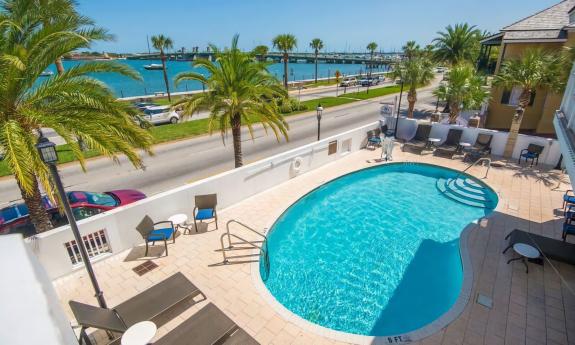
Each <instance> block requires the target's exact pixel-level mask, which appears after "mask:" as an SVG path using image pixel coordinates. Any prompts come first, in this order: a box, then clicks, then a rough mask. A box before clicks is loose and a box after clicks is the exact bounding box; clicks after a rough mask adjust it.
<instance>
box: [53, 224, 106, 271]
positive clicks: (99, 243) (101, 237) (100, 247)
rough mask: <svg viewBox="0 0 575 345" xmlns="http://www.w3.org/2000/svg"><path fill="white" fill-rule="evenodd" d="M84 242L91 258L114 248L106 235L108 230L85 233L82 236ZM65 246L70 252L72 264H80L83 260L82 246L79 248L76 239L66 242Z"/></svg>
mask: <svg viewBox="0 0 575 345" xmlns="http://www.w3.org/2000/svg"><path fill="white" fill-rule="evenodd" d="M82 242H84V247H85V248H86V252H88V257H89V258H90V259H92V258H96V257H98V256H100V255H103V254H108V253H111V252H112V248H110V244H109V243H108V239H107V237H106V230H98V231H96V232H92V233H89V234H87V235H84V236H82ZM64 247H65V248H66V251H67V252H68V256H69V257H70V261H71V262H72V265H78V264H80V263H81V262H82V256H81V255H80V248H78V244H77V243H76V240H72V241H68V242H66V243H64Z"/></svg>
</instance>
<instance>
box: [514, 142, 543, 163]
mask: <svg viewBox="0 0 575 345" xmlns="http://www.w3.org/2000/svg"><path fill="white" fill-rule="evenodd" d="M543 149H544V147H543V146H540V145H536V144H529V146H527V148H526V149H523V150H521V153H520V154H519V164H521V158H525V163H527V160H528V159H531V166H533V162H535V165H538V164H539V155H540V154H541V152H543Z"/></svg>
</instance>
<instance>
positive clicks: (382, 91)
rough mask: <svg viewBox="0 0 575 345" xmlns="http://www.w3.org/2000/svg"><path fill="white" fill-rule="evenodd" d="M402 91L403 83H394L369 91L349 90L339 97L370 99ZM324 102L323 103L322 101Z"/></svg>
mask: <svg viewBox="0 0 575 345" xmlns="http://www.w3.org/2000/svg"><path fill="white" fill-rule="evenodd" d="M408 88H409V85H404V86H403V89H404V90H407V89H408ZM348 89H354V87H350V88H348ZM399 91H401V85H392V86H386V87H379V88H375V89H369V93H368V92H367V91H359V92H348V93H345V94H340V95H339V97H347V98H355V99H361V100H363V99H370V98H375V97H381V96H387V95H390V94H392V93H398V92H399ZM322 104H323V103H322Z"/></svg>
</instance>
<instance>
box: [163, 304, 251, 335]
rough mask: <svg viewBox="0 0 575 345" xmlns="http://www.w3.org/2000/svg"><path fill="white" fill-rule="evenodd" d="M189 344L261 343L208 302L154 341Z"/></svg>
mask: <svg viewBox="0 0 575 345" xmlns="http://www.w3.org/2000/svg"><path fill="white" fill-rule="evenodd" d="M189 344H197V345H212V344H221V345H224V344H225V345H258V344H259V343H258V342H257V341H255V339H254V338H252V337H251V336H250V335H249V334H248V333H246V331H244V330H243V329H241V328H240V327H239V326H238V325H236V324H235V323H234V322H233V321H232V320H231V319H230V318H229V317H228V316H227V315H226V314H224V312H222V311H221V310H220V309H218V307H216V306H215V305H214V304H212V303H208V304H207V305H206V306H205V307H203V308H202V309H200V310H199V311H198V312H197V313H196V314H194V315H192V317H190V318H189V319H187V320H186V321H184V322H182V323H181V324H180V325H179V326H177V327H176V328H174V329H173V330H171V331H170V332H169V333H168V334H166V335H164V336H163V337H162V338H160V339H158V341H156V342H155V343H154V345H189Z"/></svg>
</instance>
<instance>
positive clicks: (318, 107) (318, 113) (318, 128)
mask: <svg viewBox="0 0 575 345" xmlns="http://www.w3.org/2000/svg"><path fill="white" fill-rule="evenodd" d="M315 110H316V111H317V141H319V133H320V129H321V114H322V113H323V107H322V106H321V103H318V105H317V108H316V109H315Z"/></svg>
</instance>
